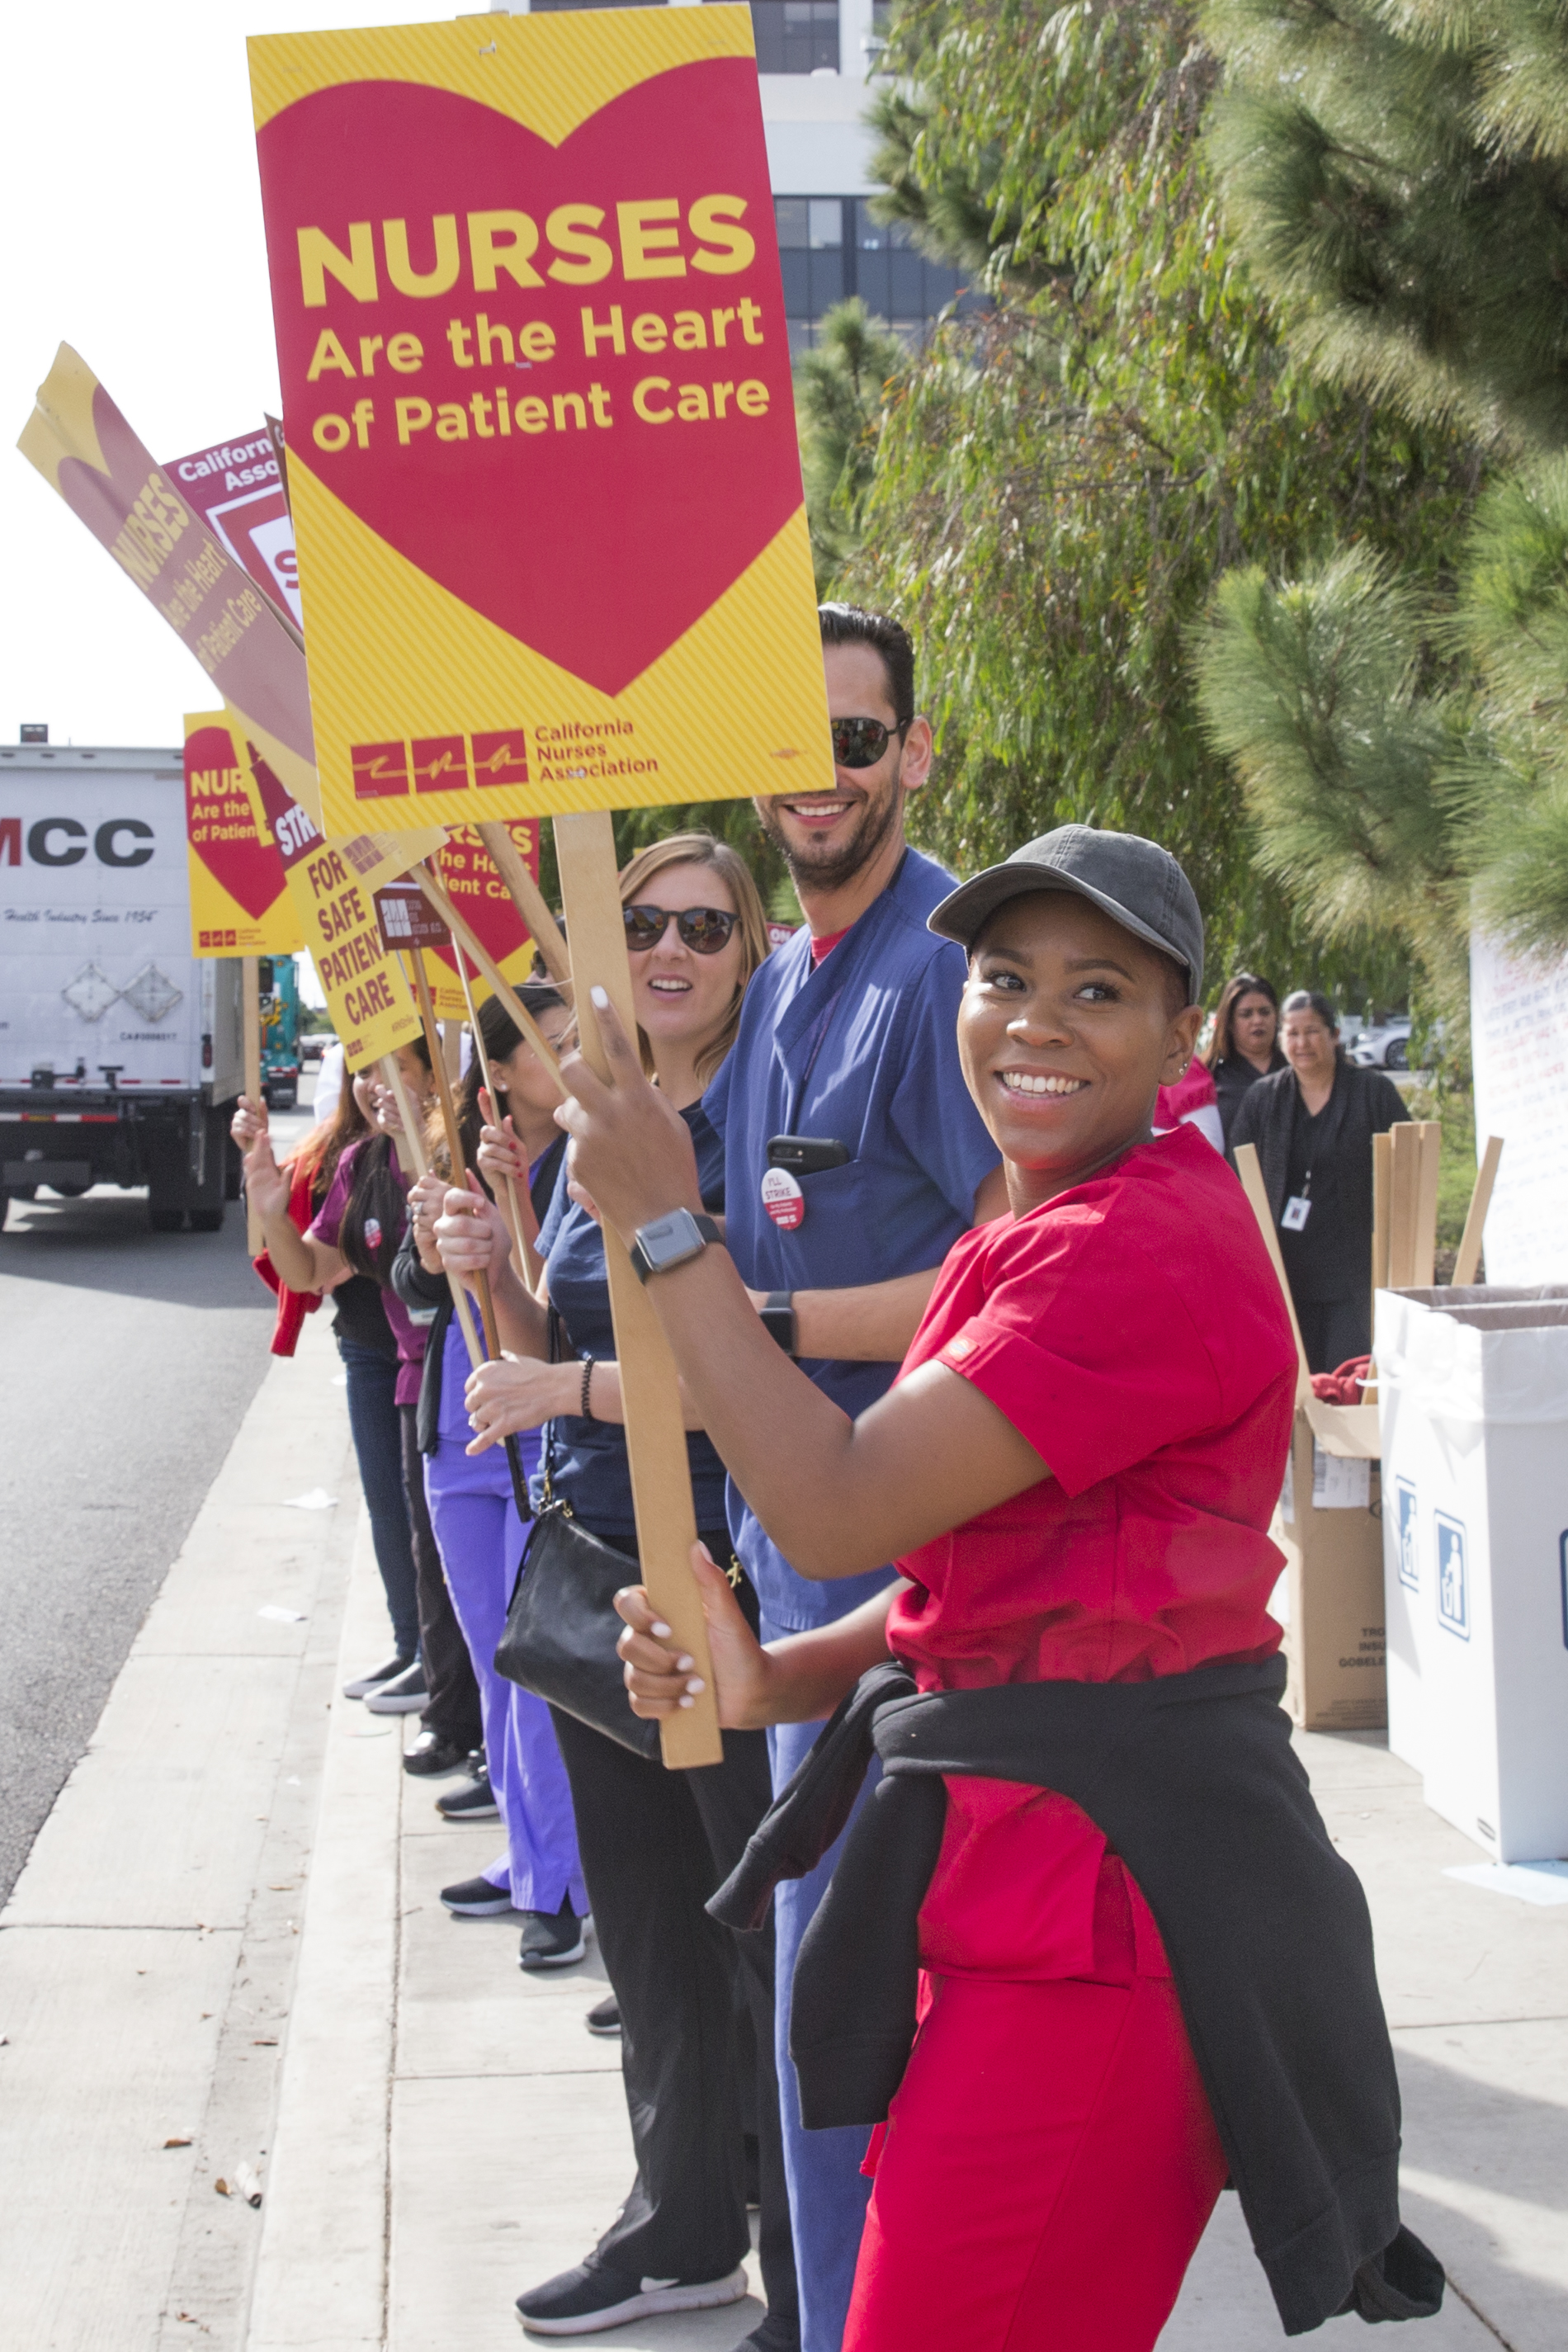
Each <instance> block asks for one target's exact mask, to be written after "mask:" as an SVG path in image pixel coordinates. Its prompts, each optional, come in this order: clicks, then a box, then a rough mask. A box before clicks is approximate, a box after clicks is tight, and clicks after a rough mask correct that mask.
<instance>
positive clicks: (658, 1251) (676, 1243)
mask: <svg viewBox="0 0 1568 2352" xmlns="http://www.w3.org/2000/svg"><path fill="white" fill-rule="evenodd" d="M637 1247H638V1248H639V1249H640V1250H641V1252H642V1254H643V1257H644V1259H645V1261H646V1263H647V1266H648V1269H649V1271H650V1272H651V1273H653V1274H662V1273H663V1271H664V1270H665V1268H666V1267H667V1266H671V1265H681V1264H682V1262H683V1261H684V1260H685V1259H687V1258H689V1257H695V1256H696V1255H697V1254H698V1252H699V1250H701V1249H705V1248H706V1247H707V1244H706V1243H705V1242H704V1240H703V1238H702V1235H701V1234H700V1231H699V1229H698V1224H697V1220H696V1218H695V1217H694V1216H693V1215H692V1213H691V1212H690V1210H689V1209H674V1210H672V1211H671V1212H670V1213H669V1215H668V1217H656V1218H655V1219H654V1220H653V1222H652V1223H651V1224H647V1225H643V1226H641V1227H639V1229H638V1232H637Z"/></svg>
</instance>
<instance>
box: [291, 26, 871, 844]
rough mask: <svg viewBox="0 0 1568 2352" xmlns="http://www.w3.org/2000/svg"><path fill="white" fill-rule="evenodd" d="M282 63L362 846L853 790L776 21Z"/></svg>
mask: <svg viewBox="0 0 1568 2352" xmlns="http://www.w3.org/2000/svg"><path fill="white" fill-rule="evenodd" d="M249 47H250V59H251V81H252V91H253V97H254V100H255V110H256V121H257V131H258V151H259V156H260V165H261V184H262V198H263V204H264V207H265V211H266V218H267V237H268V255H269V260H270V268H271V275H272V300H273V313H274V319H275V323H276V327H277V334H278V346H279V362H280V366H281V370H282V382H283V390H284V404H285V415H286V419H287V424H288V432H289V495H290V500H291V503H292V507H293V514H294V523H295V530H296V533H297V537H298V546H299V560H300V579H301V584H302V587H303V592H304V596H305V600H306V605H307V609H308V611H309V614H310V694H311V705H312V710H313V713H314V719H315V734H316V746H317V755H318V762H319V766H320V770H321V783H322V806H323V810H324V812H325V824H326V830H327V831H328V832H329V833H330V834H333V835H337V834H341V833H352V832H353V831H354V830H355V829H356V828H357V827H359V826H361V825H363V824H367V823H374V824H375V825H376V826H378V827H381V828H401V827H403V826H405V825H412V824H429V823H431V822H437V823H442V824H472V823H476V822H480V821H483V820H485V819H488V818H490V817H497V816H500V817H511V816H529V815H544V814H555V813H558V812H560V811H563V810H572V809H587V808H619V807H626V806H630V805H634V804H649V803H660V802H668V801H693V800H707V799H723V798H731V797H737V796H740V795H742V794H745V793H753V792H756V791H758V790H759V789H761V790H763V791H767V790H778V789H781V788H782V787H784V785H785V784H786V783H787V784H788V785H794V786H798V787H799V788H800V789H802V790H807V789H812V790H821V789H831V786H832V782H833V770H832V762H831V758H830V754H829V748H828V736H827V714H826V697H825V692H824V687H823V677H822V663H821V653H820V646H819V640H818V633H817V627H816V614H815V605H816V592H815V589H814V586H813V581H812V568H811V554H810V546H809V541H808V537H807V531H806V522H805V505H804V500H803V498H802V492H801V478H800V461H799V456H798V452H797V448H796V443H795V408H794V400H793V395H792V389H791V378H790V355H789V343H788V337H787V332H786V329H785V323H784V297H783V291H782V287H781V282H780V276H779V264H778V253H777V247H776V242H775V238H774V234H773V201H772V195H771V192H770V186H769V180H768V165H767V152H766V147H765V144H764V141H763V122H762V112H761V105H760V100H759V96H758V90H757V77H756V67H755V62H754V57H753V51H752V28H751V16H750V11H749V10H748V9H747V8H745V7H742V6H709V7H700V8H657V9H656V8H645V9H637V8H628V9H622V10H595V11H580V12H563V13H551V14H541V15H538V16H532V15H530V16H512V17H508V16H485V17H472V16H470V17H459V18H458V20H457V22H456V23H447V24H441V25H421V26H397V27H393V28H389V29H384V30H380V31H373V32H350V33H319V34H297V35H277V36H268V37H265V38H261V39H257V40H253V41H252V42H251V43H250V45H249Z"/></svg>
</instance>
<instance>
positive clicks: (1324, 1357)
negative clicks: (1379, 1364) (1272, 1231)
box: [1229, 988, 1410, 1372]
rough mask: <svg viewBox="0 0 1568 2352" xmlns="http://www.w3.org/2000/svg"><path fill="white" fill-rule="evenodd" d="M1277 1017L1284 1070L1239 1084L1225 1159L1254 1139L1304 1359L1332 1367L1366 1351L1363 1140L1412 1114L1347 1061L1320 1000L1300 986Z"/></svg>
mask: <svg viewBox="0 0 1568 2352" xmlns="http://www.w3.org/2000/svg"><path fill="white" fill-rule="evenodd" d="M1284 1014H1285V1026H1284V1042H1285V1057H1286V1062H1287V1064H1288V1066H1287V1067H1286V1068H1284V1069H1281V1070H1279V1071H1278V1072H1277V1073H1276V1074H1275V1076H1273V1077H1269V1078H1262V1079H1260V1080H1259V1081H1258V1084H1257V1085H1256V1086H1254V1087H1250V1088H1249V1089H1248V1091H1247V1095H1246V1096H1245V1097H1244V1098H1243V1100H1242V1103H1241V1106H1240V1108H1239V1109H1238V1110H1237V1114H1236V1119H1235V1123H1234V1125H1233V1126H1232V1127H1231V1129H1230V1133H1229V1146H1230V1156H1231V1159H1232V1161H1233V1163H1234V1160H1235V1156H1236V1150H1237V1145H1238V1144H1242V1143H1254V1144H1256V1145H1257V1147H1258V1160H1259V1161H1260V1163H1261V1165H1262V1170H1263V1182H1264V1186H1265V1189H1266V1190H1267V1192H1268V1205H1269V1207H1270V1208H1271V1209H1272V1211H1273V1212H1274V1222H1275V1223H1276V1225H1277V1226H1278V1227H1279V1251H1280V1255H1281V1256H1282V1257H1283V1259H1284V1261H1285V1271H1286V1274H1287V1275H1288V1276H1289V1281H1290V1296H1291V1297H1292V1298H1293V1299H1294V1301H1295V1303H1296V1319H1297V1321H1298V1322H1299V1323H1300V1327H1301V1339H1302V1342H1303V1344H1304V1345H1305V1347H1306V1350H1307V1362H1308V1365H1309V1367H1310V1370H1312V1371H1314V1372H1331V1371H1333V1370H1335V1369H1336V1368H1337V1367H1338V1366H1339V1365H1341V1364H1343V1363H1348V1362H1349V1361H1350V1360H1352V1358H1353V1357H1356V1356H1364V1355H1367V1354H1368V1353H1369V1352H1370V1351H1371V1348H1372V1139H1373V1136H1374V1135H1382V1134H1384V1133H1385V1132H1386V1131H1387V1129H1389V1128H1391V1127H1396V1126H1397V1125H1398V1124H1399V1122H1400V1121H1401V1119H1406V1118H1409V1116H1410V1114H1409V1112H1408V1111H1407V1110H1406V1109H1405V1104H1404V1101H1403V1099H1402V1097H1401V1096H1400V1093H1399V1089H1398V1087H1395V1086H1394V1083H1393V1081H1392V1080H1391V1079H1389V1078H1385V1077H1384V1075H1383V1072H1382V1071H1381V1070H1362V1069H1358V1068H1357V1067H1356V1066H1355V1064H1354V1063H1353V1062H1347V1061H1346V1060H1345V1057H1344V1053H1343V1049H1342V1046H1341V1045H1340V1042H1339V1022H1338V1019H1337V1017H1336V1015H1335V1013H1334V1008H1333V1006H1332V1005H1331V1003H1329V1001H1328V998H1327V997H1326V996H1320V995H1319V993H1318V992H1317V990H1316V989H1305V988H1302V989H1298V990H1297V991H1296V993H1295V994H1294V995H1293V996H1288V997H1287V998H1286V999H1285V1005H1284Z"/></svg>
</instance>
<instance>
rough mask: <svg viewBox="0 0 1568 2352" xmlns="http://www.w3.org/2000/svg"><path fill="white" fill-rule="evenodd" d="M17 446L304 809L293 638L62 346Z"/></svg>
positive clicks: (298, 673) (303, 685)
mask: <svg viewBox="0 0 1568 2352" xmlns="http://www.w3.org/2000/svg"><path fill="white" fill-rule="evenodd" d="M16 446H17V447H18V448H19V449H20V450H21V452H22V455H23V456H24V457H26V459H27V460H28V461H29V463H30V464H32V465H34V466H36V467H37V469H38V471H39V473H40V474H42V476H43V477H44V479H45V480H46V481H47V482H48V483H49V484H50V485H51V487H52V488H55V489H56V490H58V492H59V495H60V497H61V498H62V499H64V500H65V502H66V504H67V506H68V507H69V508H70V509H71V511H72V513H73V514H75V515H76V516H78V517H79V520H81V521H82V522H84V523H86V525H87V527H88V529H89V530H90V531H91V533H92V535H93V537H94V539H96V540H97V541H98V542H99V544H100V546H101V547H106V548H107V549H108V550H109V552H110V555H112V556H113V558H114V560H115V562H116V563H118V564H119V566H120V568H121V571H122V572H125V574H126V575H127V577H128V578H129V579H131V580H132V581H133V582H134V583H135V584H136V586H137V587H138V588H140V589H141V591H142V594H143V595H144V596H145V597H146V598H147V599H148V601H149V602H150V603H151V604H155V605H156V606H157V608H158V610H159V612H160V613H162V614H163V618H164V619H165V620H166V621H167V622H168V624H169V626H170V627H171V628H172V629H173V630H174V634H175V635H176V636H177V637H178V638H179V639H180V640H181V642H182V644H184V646H187V647H188V648H189V650H190V651H191V652H192V653H193V654H194V655H195V657H196V659H197V661H199V662H200V664H201V666H202V667H203V669H205V672H206V674H207V676H208V677H210V678H211V680H212V682H213V685H214V686H215V687H216V689H217V691H218V692H219V693H220V694H221V695H222V696H223V698H224V699H225V701H226V703H228V704H230V705H231V706H232V707H233V709H235V710H237V712H239V713H240V714H241V721H242V731H243V732H244V733H245V734H246V736H247V737H248V739H249V740H251V741H252V742H254V743H256V744H257V745H258V747H259V748H260V751H261V752H262V755H263V757H264V758H266V759H267V760H268V761H269V762H270V764H271V766H272V767H273V769H274V770H275V771H276V772H277V773H278V774H279V776H280V777H281V778H282V779H283V782H284V783H285V785H286V786H287V788H288V790H289V793H291V795H292V796H293V798H294V799H296V800H299V801H302V802H303V803H304V804H305V805H306V807H307V808H311V809H313V808H314V807H315V806H316V772H315V765H314V751H313V748H312V741H311V734H310V690H309V688H308V685H307V682H306V677H305V656H304V653H303V652H302V650H301V647H300V636H299V633H298V631H297V630H296V629H295V628H294V627H293V625H292V624H291V623H290V622H289V621H287V620H285V618H284V617H283V614H281V613H280V612H279V609H278V607H277V605H276V604H273V603H272V602H271V601H270V599H269V598H268V597H267V596H265V595H264V594H263V593H262V592H261V590H260V589H259V588H258V586H257V584H256V583H255V581H253V580H252V579H250V578H249V577H248V576H247V573H246V572H244V571H242V570H241V568H240V566H239V565H238V564H237V562H235V560H234V558H233V556H232V555H230V554H229V553H228V552H227V551H226V549H224V548H222V547H220V546H219V544H218V542H217V541H216V539H215V538H214V537H213V534H212V532H211V531H210V530H208V529H207V527H206V525H205V522H203V521H202V520H201V519H200V516H199V514H198V512H197V510H196V509H195V505H194V504H193V503H191V502H190V501H188V500H186V499H183V498H182V497H181V496H180V494H179V492H178V490H176V488H175V487H174V484H173V483H172V482H171V481H170V479H169V477H168V475H167V473H166V472H165V471H164V469H163V467H161V466H159V465H157V464H155V463H154V461H153V457H152V454H151V452H150V451H149V450H148V449H147V447H146V446H145V445H144V443H142V441H140V440H138V438H137V436H136V435H135V434H134V433H133V432H132V429H131V427H130V425H128V424H127V423H126V421H125V419H124V417H123V416H122V415H121V413H120V411H119V409H118V408H117V407H116V406H115V404H114V403H113V401H112V400H110V396H109V394H108V393H107V392H105V390H104V388H103V386H102V384H101V383H100V382H99V380H98V378H97V377H96V376H95V375H94V374H93V373H92V370H91V369H90V368H89V366H88V364H87V362H86V361H85V360H84V359H82V358H81V357H80V356H79V353H77V352H73V351H72V349H71V347H70V345H69V344H68V343H62V344H61V345H60V347H59V350H58V352H56V354H55V363H54V365H53V367H52V368H51V369H50V370H49V373H48V374H47V376H46V378H45V379H44V382H43V383H41V384H40V385H39V386H38V394H37V405H36V406H35V408H34V410H33V413H32V415H31V416H30V417H29V418H28V419H27V422H26V426H25V427H24V428H23V432H22V435H21V438H20V439H19V440H18V442H17V444H16ZM349 830H350V831H351V832H353V831H354V830H356V828H355V827H354V826H353V825H351V826H350V828H349Z"/></svg>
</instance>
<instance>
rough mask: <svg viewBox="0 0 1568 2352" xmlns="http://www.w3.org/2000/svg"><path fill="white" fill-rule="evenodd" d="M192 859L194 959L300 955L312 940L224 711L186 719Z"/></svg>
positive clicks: (188, 849) (200, 713) (187, 824)
mask: <svg viewBox="0 0 1568 2352" xmlns="http://www.w3.org/2000/svg"><path fill="white" fill-rule="evenodd" d="M185 854H186V860H187V863H188V865H189V867H190V877H191V953H192V954H193V955H195V956H232V955H242V956H243V955H298V953H299V952H300V949H301V948H302V947H303V946H304V944H305V941H304V935H303V933H302V932H301V930H300V917H299V913H298V910H297V909H296V908H295V905H294V901H293V899H292V898H291V897H290V896H289V880H288V877H287V875H286V874H285V873H284V871H283V860H282V858H281V857H280V856H279V851H278V844H277V843H276V842H275V841H274V840H273V838H272V836H271V835H270V834H269V833H268V830H267V828H266V826H265V825H264V824H259V823H258V818H257V813H256V808H255V804H254V803H253V801H252V799H251V796H250V791H249V778H248V776H247V773H246V771H245V770H244V769H243V768H242V767H241V766H240V764H239V761H238V759H237V755H236V752H235V749H234V738H233V736H232V735H231V734H230V732H229V726H228V719H227V715H226V713H225V712H224V711H221V710H201V711H197V712H196V713H195V716H194V717H188V718H187V719H186V720H185Z"/></svg>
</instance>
